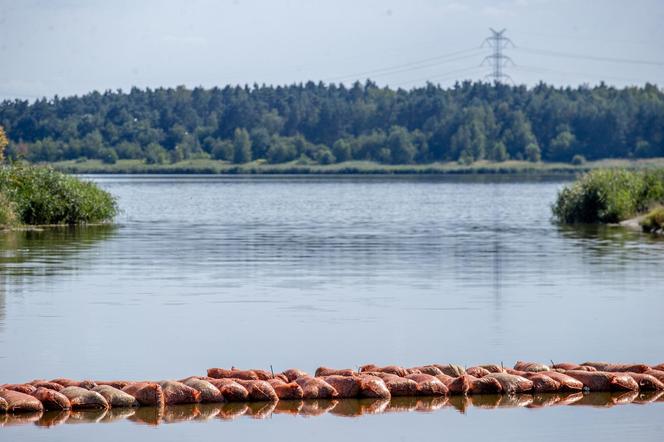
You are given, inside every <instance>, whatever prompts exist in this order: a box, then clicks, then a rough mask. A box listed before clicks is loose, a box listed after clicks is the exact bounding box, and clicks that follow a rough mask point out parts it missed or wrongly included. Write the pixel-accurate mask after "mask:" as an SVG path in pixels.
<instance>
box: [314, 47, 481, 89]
mask: <svg viewBox="0 0 664 442" xmlns="http://www.w3.org/2000/svg"><path fill="white" fill-rule="evenodd" d="M479 51H480V48H468V49H463V50H460V51H455V52H450V53H448V54H442V55H438V56H435V57H429V58H424V59H420V60H415V61H411V62H408V63H403V64H398V65H392V66H389V67H383V68H377V69H373V70H369V71H364V72H358V73H355V74H348V75H343V76H341V75H340V76H336V77H328V78H324V79H323V81H338V80H345V79H353V78H362V77H365V76H366V75H374V76H378V75H388V74H392V73H400V72H407V71H411V70H418V69H425V68H428V67H433V66H437V65H440V64H445V63H449V62H452V61H457V60H463V59H466V58H471V57H475V56H476V55H477V52H479ZM467 53H472V54H469V55H467V56H463V57H456V58H451V57H455V56H456V55H461V54H467ZM434 61H435V62H434ZM432 62H433V63H432ZM393 71H394V72H393Z"/></svg>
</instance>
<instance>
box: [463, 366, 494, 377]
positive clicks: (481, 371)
mask: <svg viewBox="0 0 664 442" xmlns="http://www.w3.org/2000/svg"><path fill="white" fill-rule="evenodd" d="M466 373H468V374H469V375H471V376H473V377H476V378H482V377H484V376H486V375H488V374H489V373H491V372H490V371H489V370H487V369H486V368H482V367H470V368H469V369H467V370H466Z"/></svg>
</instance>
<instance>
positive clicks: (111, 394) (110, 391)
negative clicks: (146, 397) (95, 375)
mask: <svg viewBox="0 0 664 442" xmlns="http://www.w3.org/2000/svg"><path fill="white" fill-rule="evenodd" d="M92 391H94V392H96V393H99V394H100V395H102V396H104V399H106V402H108V404H109V405H110V406H111V407H112V408H130V407H138V405H139V403H138V401H137V400H136V398H135V397H134V396H132V395H130V394H129V393H127V392H124V391H122V390H120V389H118V388H115V387H111V386H110V385H97V386H96V387H95V388H93V389H92Z"/></svg>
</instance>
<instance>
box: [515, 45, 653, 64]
mask: <svg viewBox="0 0 664 442" xmlns="http://www.w3.org/2000/svg"><path fill="white" fill-rule="evenodd" d="M516 49H517V50H520V51H524V52H529V53H531V54H537V55H545V56H550V57H563V58H574V59H578V60H592V61H603V62H608V63H627V64H644V65H650V66H664V61H656V60H639V59H634V58H614V57H598V56H596V55H584V54H572V53H568V52H560V51H550V50H547V49H537V48H524V47H522V46H519V47H518V48H516Z"/></svg>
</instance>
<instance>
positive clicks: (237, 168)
mask: <svg viewBox="0 0 664 442" xmlns="http://www.w3.org/2000/svg"><path fill="white" fill-rule="evenodd" d="M50 164H51V165H52V166H53V168H55V169H56V170H59V171H62V172H66V173H76V174H106V173H122V174H125V173H127V174H157V173H162V174H516V175H519V174H534V175H573V174H578V173H582V172H587V171H589V170H593V169H596V168H627V169H648V168H656V167H663V168H664V158H651V159H643V160H617V159H615V160H599V161H587V162H584V163H583V164H570V163H558V162H538V163H531V162H529V161H515V160H508V161H502V162H495V161H484V160H482V161H476V162H474V163H472V164H460V163H458V162H456V161H448V162H436V163H429V164H382V163H377V162H375V161H344V162H341V163H333V164H318V163H316V162H315V161H305V160H295V161H289V162H287V163H279V164H271V163H268V162H267V161H265V160H256V161H251V162H249V163H245V164H234V163H232V162H228V161H219V160H210V159H189V160H183V161H179V162H177V163H166V164H146V163H145V162H144V161H142V160H118V161H117V162H115V163H113V164H107V163H104V162H103V161H100V160H85V161H71V160H70V161H58V162H55V163H50Z"/></svg>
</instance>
